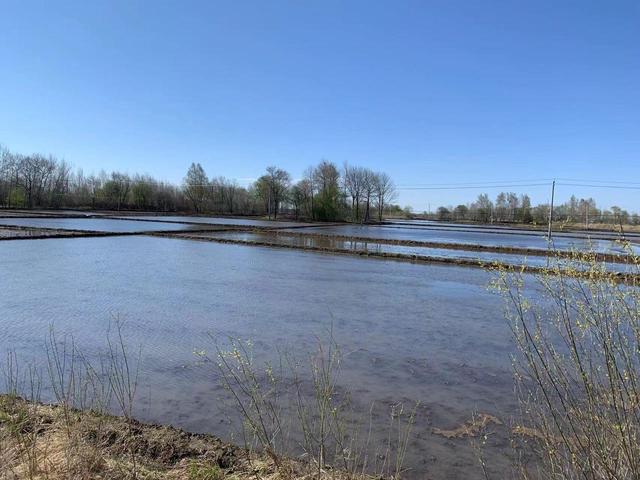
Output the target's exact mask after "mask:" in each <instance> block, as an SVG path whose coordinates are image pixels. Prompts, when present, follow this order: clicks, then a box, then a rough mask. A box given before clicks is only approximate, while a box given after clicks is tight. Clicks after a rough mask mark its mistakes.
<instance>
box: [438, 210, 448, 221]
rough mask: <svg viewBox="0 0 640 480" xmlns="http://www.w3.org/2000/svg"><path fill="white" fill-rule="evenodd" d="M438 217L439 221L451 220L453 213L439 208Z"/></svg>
mask: <svg viewBox="0 0 640 480" xmlns="http://www.w3.org/2000/svg"><path fill="white" fill-rule="evenodd" d="M437 216H438V220H443V221H448V220H451V211H450V210H449V209H448V208H446V207H438V211H437Z"/></svg>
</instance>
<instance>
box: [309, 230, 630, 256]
mask: <svg viewBox="0 0 640 480" xmlns="http://www.w3.org/2000/svg"><path fill="white" fill-rule="evenodd" d="M304 230H305V231H308V232H309V233H321V234H328V235H348V236H354V237H369V238H384V239H392V240H409V241H422V242H441V243H464V244H470V245H491V246H503V247H518V248H541V249H544V248H547V247H548V242H547V239H546V236H545V235H544V234H543V233H539V234H537V235H536V234H534V235H532V234H530V233H523V234H514V233H511V232H508V233H505V232H493V231H489V232H485V231H482V230H455V229H431V228H400V227H393V226H382V225H381V226H377V225H376V226H371V225H339V226H327V227H323V226H318V227H309V228H305V229H304ZM553 246H554V248H556V249H561V250H571V249H578V250H590V249H593V250H595V251H599V252H624V251H625V248H624V247H623V246H621V245H620V244H619V243H618V242H616V241H611V240H602V239H596V238H589V237H583V238H573V236H568V235H565V236H562V235H554V237H553ZM631 248H632V249H633V250H634V251H635V252H637V253H640V245H637V244H635V245H632V247H631Z"/></svg>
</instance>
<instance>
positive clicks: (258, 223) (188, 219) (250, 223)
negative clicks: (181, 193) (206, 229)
mask: <svg viewBox="0 0 640 480" xmlns="http://www.w3.org/2000/svg"><path fill="white" fill-rule="evenodd" d="M115 218H125V219H138V220H149V221H154V222H185V223H199V224H214V225H238V226H245V227H271V228H285V227H301V226H304V225H313V224H311V223H306V224H305V223H298V222H282V221H280V220H278V221H275V220H273V221H272V220H257V219H254V218H235V217H199V216H194V215H152V216H150V215H136V216H126V217H124V216H123V217H115Z"/></svg>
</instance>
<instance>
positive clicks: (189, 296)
mask: <svg viewBox="0 0 640 480" xmlns="http://www.w3.org/2000/svg"><path fill="white" fill-rule="evenodd" d="M160 218H162V219H164V221H161V220H160V221H159V219H160ZM193 218H195V217H184V216H165V217H155V216H149V218H148V219H147V218H144V217H140V218H139V219H138V220H135V219H122V220H121V219H116V218H11V219H7V218H5V219H0V225H4V228H0V235H2V231H3V230H6V231H9V232H17V231H19V230H20V229H19V228H14V229H12V228H11V227H8V226H7V225H19V226H22V227H36V228H37V227H40V228H58V229H68V230H69V232H72V231H104V232H111V233H116V234H117V233H123V234H129V233H135V232H154V231H156V232H157V231H173V232H175V235H176V236H180V235H182V234H183V235H188V236H201V237H202V238H209V239H210V238H212V237H215V238H217V239H230V240H237V241H245V242H265V243H269V242H271V243H274V244H276V245H285V246H292V247H321V248H331V249H343V250H345V251H346V252H358V251H362V250H366V251H368V252H378V253H399V254H407V255H416V256H422V255H426V256H433V257H438V258H463V259H472V260H482V261H495V260H500V261H503V262H505V263H511V264H521V263H522V262H526V263H527V264H535V265H537V264H544V263H545V262H546V258H545V257H528V258H525V256H523V255H513V254H502V253H490V252H475V251H470V250H454V249H447V248H427V247H424V246H422V247H421V246H406V245H391V244H385V243H382V242H376V241H371V242H368V241H353V240H346V239H340V238H331V237H321V236H311V235H309V236H304V235H300V234H304V233H305V232H310V233H333V234H338V235H357V236H362V237H368V238H387V239H391V240H394V239H398V238H400V239H409V240H418V241H432V242H437V241H443V242H444V243H446V242H447V241H449V242H450V243H465V240H466V241H467V242H472V241H475V242H479V243H480V244H488V245H492V244H493V242H496V243H497V244H498V245H501V246H504V245H506V246H511V244H510V243H509V240H511V241H512V242H515V245H516V246H525V247H534V248H537V247H539V246H540V243H539V239H538V238H537V237H536V236H532V235H513V234H511V235H501V234H500V233H499V232H497V233H496V232H488V233H484V234H479V233H476V232H468V231H457V230H452V231H444V232H443V231H439V230H434V229H431V230H430V229H422V228H394V227H388V226H386V227H385V226H353V225H341V226H326V227H317V226H312V227H309V226H302V225H300V224H295V223H293V222H290V224H291V225H296V226H300V227H302V228H291V229H290V233H289V234H287V229H285V230H282V227H290V226H291V225H289V224H287V223H286V222H278V223H277V224H276V223H274V222H268V221H263V220H255V219H231V218H215V217H197V218H198V222H201V223H206V224H208V225H209V228H211V229H230V231H226V232H204V233H203V232H196V230H202V229H203V228H206V227H203V225H202V224H198V225H194V224H191V223H180V222H189V221H190V219H193ZM203 219H204V220H207V221H206V222H205V221H204V220H203ZM145 220H151V221H145ZM224 220H228V223H226V224H225V222H223V221H224ZM238 222H241V223H238ZM216 225H221V226H219V227H216ZM234 227H238V228H245V230H246V229H248V228H253V227H259V228H262V229H265V230H264V231H239V230H238V228H236V229H235V230H234ZM269 227H271V228H272V229H278V232H279V234H278V235H275V232H272V233H269V232H268V231H267V230H268V229H269ZM34 231H35V230H34ZM189 232H191V233H189ZM293 232H295V233H296V234H297V235H294V234H293ZM173 235H174V234H173V233H172V234H171V236H173ZM479 235H483V236H479ZM442 239H445V240H442ZM461 239H462V240H461ZM564 240H566V241H567V242H569V241H571V242H573V241H575V239H564ZM585 241H586V240H585V239H583V240H578V243H577V245H578V246H584V243H580V242H585ZM598 245H599V248H602V249H604V248H606V247H607V246H610V242H604V241H602V242H601V243H600V244H598ZM544 246H546V241H544ZM557 246H558V245H557V244H556V247H557ZM572 246H576V245H572ZM567 248H569V244H568V243H567ZM0 271H2V272H10V274H9V275H6V274H5V275H0V287H1V288H0V356H2V358H4V355H5V354H6V352H7V351H8V350H15V351H16V352H17V354H18V355H19V357H20V358H22V359H28V360H29V361H31V360H33V361H34V362H35V363H39V364H40V365H42V364H43V362H44V361H45V359H44V352H45V350H44V343H45V339H46V336H47V334H48V331H49V327H50V325H51V324H53V325H54V326H55V329H56V331H58V332H59V335H62V334H69V335H73V337H74V341H75V342H76V344H77V345H80V346H81V347H82V349H83V350H84V351H85V352H88V353H89V355H92V354H94V355H95V353H96V352H99V351H101V350H103V349H104V346H105V335H106V332H107V330H108V328H109V326H110V325H112V323H113V321H114V319H116V318H117V319H120V320H122V321H124V322H125V323H126V326H125V329H126V330H125V336H126V341H127V343H128V344H129V345H132V346H134V347H135V346H136V345H142V348H143V350H142V352H143V354H142V371H141V376H140V388H139V390H138V392H139V397H138V402H137V407H136V415H137V416H138V417H139V418H141V419H142V420H147V421H152V422H158V423H171V424H174V425H176V426H179V427H183V428H186V429H188V430H192V431H198V432H209V433H214V434H216V435H220V436H222V437H224V438H227V439H230V440H233V439H235V440H238V438H237V437H234V435H235V434H236V433H237V431H238V427H239V426H238V424H237V421H235V420H234V418H237V416H236V415H235V414H234V412H233V410H232V409H231V408H230V404H229V400H230V399H229V398H228V396H227V394H225V393H224V390H223V389H221V388H220V378H219V374H218V373H217V370H216V369H215V367H214V366H213V365H211V364H210V363H206V362H204V363H203V362H202V359H201V358H200V357H197V356H196V355H195V354H194V352H201V351H206V352H209V353H210V354H212V355H213V353H212V352H214V351H215V342H216V339H217V340H218V341H221V342H223V343H224V341H225V340H227V339H228V338H230V337H232V338H240V339H244V340H251V341H252V342H253V345H254V347H253V348H254V353H255V355H256V358H257V359H259V360H260V361H263V360H264V361H267V360H268V361H272V362H275V361H276V360H277V359H278V353H277V350H278V349H283V350H286V351H289V352H290V353H291V354H293V355H295V356H296V357H297V358H298V359H302V360H304V359H306V358H307V357H308V356H309V355H310V353H311V352H313V351H314V348H315V342H316V340H315V339H316V338H317V336H323V335H324V334H326V332H327V331H329V330H332V331H333V337H334V338H335V340H336V341H337V343H339V344H340V346H341V348H342V351H343V352H344V359H343V363H342V374H341V380H340V382H339V383H340V385H341V386H342V387H343V388H344V389H347V388H348V390H349V391H350V392H351V398H352V399H353V403H354V406H355V409H356V410H357V411H359V412H363V413H365V414H367V413H368V412H369V410H370V406H371V404H372V403H374V404H375V405H376V408H375V409H374V410H373V413H372V417H371V422H372V423H371V425H372V432H373V444H374V446H376V447H379V446H381V445H382V444H384V442H385V441H386V439H387V436H388V423H389V414H388V412H389V408H391V406H392V405H394V404H397V403H399V402H402V403H403V404H404V405H405V406H407V407H408V406H409V405H412V404H413V403H414V402H416V401H419V402H420V406H419V408H418V413H417V419H416V425H415V428H414V435H413V440H412V441H411V443H410V445H409V450H408V454H407V462H406V466H407V467H410V468H411V472H410V473H409V475H408V476H409V477H412V478H425V477H426V478H447V479H474V478H478V479H479V478H483V474H482V472H481V471H480V469H479V464H478V460H477V454H476V453H475V452H474V450H473V449H472V448H471V446H470V442H469V439H466V438H451V439H447V438H445V437H443V436H442V435H439V434H437V433H435V432H434V429H445V430H447V429H455V428H456V427H458V426H459V425H461V424H462V423H464V422H465V421H468V420H470V418H471V417H472V416H473V415H474V414H476V413H487V414H490V415H493V416H495V417H497V418H499V419H500V420H502V422H504V424H505V425H508V424H509V422H510V420H511V418H512V417H513V416H514V415H515V414H516V411H517V410H516V407H517V406H516V402H515V396H514V394H513V381H512V373H511V359H510V355H512V354H513V353H514V348H513V345H512V342H511V337H510V331H509V328H508V325H507V324H506V322H505V320H504V318H503V301H502V299H501V298H500V297H499V296H498V295H497V294H495V293H494V292H492V291H491V290H490V289H489V288H488V284H489V283H490V281H491V279H492V278H493V274H492V273H491V272H489V271H485V270H482V269H473V268H467V267H460V266H452V265H437V264H424V263H422V264H417V263H408V262H398V261H394V260H384V259H382V260H369V259H365V258H360V257H356V256H348V255H331V254H325V253H316V252H309V251H302V250H295V249H278V248H269V247H264V246H257V245H239V244H226V243H217V242H205V241H189V240H185V239H177V238H164V237H158V236H149V235H136V236H111V237H96V238H81V237H79V238H55V239H42V240H29V241H18V240H15V241H12V240H8V241H3V242H0ZM365 416H366V415H365ZM367 422H368V417H367ZM505 425H503V426H498V425H492V426H491V429H492V431H494V434H493V435H491V436H490V439H489V443H488V446H487V451H486V452H484V453H485V456H486V457H487V458H489V459H490V462H489V466H488V468H489V471H490V472H493V474H495V475H497V478H499V477H500V472H504V470H505V469H506V468H507V465H508V464H509V462H510V458H511V455H512V454H513V452H512V449H511V447H510V446H509V441H508V438H507V436H508V435H507V433H508V432H507V430H506V428H507V427H506V426H505Z"/></svg>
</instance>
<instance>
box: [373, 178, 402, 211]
mask: <svg viewBox="0 0 640 480" xmlns="http://www.w3.org/2000/svg"><path fill="white" fill-rule="evenodd" d="M373 186H374V195H375V201H376V209H377V211H378V221H379V222H381V221H382V216H383V214H384V209H385V207H386V206H387V205H388V204H389V203H391V202H392V201H393V200H395V198H396V195H397V191H396V186H395V184H394V183H393V180H392V179H391V177H390V176H389V175H388V174H386V173H384V172H379V173H376V174H375V176H374V185H373Z"/></svg>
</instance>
